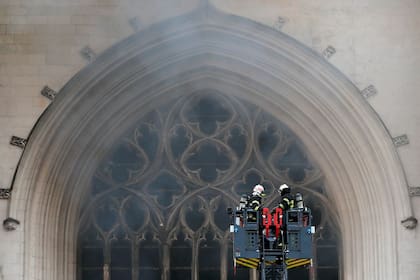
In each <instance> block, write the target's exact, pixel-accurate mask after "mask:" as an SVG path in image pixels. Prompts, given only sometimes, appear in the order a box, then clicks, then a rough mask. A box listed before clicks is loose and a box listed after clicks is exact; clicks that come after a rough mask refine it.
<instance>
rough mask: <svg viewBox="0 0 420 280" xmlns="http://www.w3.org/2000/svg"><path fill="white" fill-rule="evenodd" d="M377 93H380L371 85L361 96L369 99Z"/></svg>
mask: <svg viewBox="0 0 420 280" xmlns="http://www.w3.org/2000/svg"><path fill="white" fill-rule="evenodd" d="M377 93H378V91H377V90H376V88H375V86H374V85H369V86H367V87H366V88H365V89H363V90H362V91H361V94H362V96H363V97H364V98H369V97H371V96H373V95H375V94H377Z"/></svg>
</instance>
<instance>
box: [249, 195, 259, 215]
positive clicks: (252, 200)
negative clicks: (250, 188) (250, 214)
mask: <svg viewBox="0 0 420 280" xmlns="http://www.w3.org/2000/svg"><path fill="white" fill-rule="evenodd" d="M261 202H262V196H261V195H260V194H255V193H253V194H251V195H250V196H249V199H248V207H249V208H251V209H252V210H255V211H257V210H258V209H260V207H261Z"/></svg>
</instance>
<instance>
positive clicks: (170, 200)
mask: <svg viewBox="0 0 420 280" xmlns="http://www.w3.org/2000/svg"><path fill="white" fill-rule="evenodd" d="M162 108H165V109H162ZM167 108H168V107H167V104H162V107H159V108H155V109H154V110H152V111H151V112H150V113H148V114H146V116H145V117H143V118H142V119H141V120H140V121H139V122H137V123H136V125H135V126H134V128H133V129H131V130H129V131H128V132H127V133H126V134H125V136H123V137H122V139H121V140H120V141H119V143H116V144H115V148H114V149H113V150H112V151H111V152H110V153H109V155H108V156H107V157H106V158H104V160H103V161H102V163H101V164H100V165H99V167H98V169H97V172H96V175H95V178H94V179H93V181H92V187H91V188H92V191H91V194H92V196H91V199H90V201H88V202H86V203H87V204H86V206H85V207H86V209H85V211H84V213H85V214H84V216H83V217H82V220H83V226H82V228H88V229H89V230H88V231H86V232H85V231H82V232H80V241H79V252H80V257H79V258H80V259H79V260H80V267H79V279H91V278H89V277H95V276H94V274H95V273H96V274H97V276H96V277H99V275H102V274H103V271H102V268H101V266H103V265H109V266H110V277H111V279H115V278H117V279H172V280H173V279H231V278H232V269H231V266H232V264H231V260H232V259H231V252H230V251H231V247H230V242H231V235H230V234H229V232H228V224H229V218H228V216H227V214H226V208H227V207H232V206H235V205H236V204H237V202H238V198H239V196H240V195H241V194H242V193H244V192H249V190H250V186H252V185H254V184H256V183H262V184H264V185H265V186H266V189H267V194H268V195H269V196H268V198H267V201H266V205H267V206H271V207H272V206H274V204H275V203H276V190H275V189H276V186H277V185H278V183H279V182H288V183H292V184H293V185H294V186H296V189H297V190H299V191H301V192H303V193H304V195H306V196H308V199H307V201H308V203H309V205H314V206H316V205H318V206H317V207H315V209H314V210H315V211H314V213H316V215H317V217H316V218H318V225H319V226H320V231H319V233H318V234H317V240H318V239H319V240H323V241H324V243H325V240H326V239H325V238H324V235H325V234H324V235H323V234H322V233H323V232H324V231H326V230H328V231H332V232H334V233H330V234H329V235H330V236H334V238H333V239H331V240H330V241H329V242H327V248H329V250H331V249H332V250H333V251H334V252H335V253H334V254H335V255H337V254H338V253H337V250H338V247H339V244H338V243H337V240H338V235H337V234H338V230H337V229H336V228H333V227H334V226H333V227H331V225H334V223H335V222H334V220H333V218H332V217H331V215H330V213H329V212H328V211H325V210H323V209H325V207H322V206H321V207H319V205H322V204H325V203H327V202H328V198H327V197H326V196H325V194H323V193H320V192H319V188H318V189H317V188H316V187H314V186H315V185H317V186H322V175H321V172H320V171H319V170H317V168H316V167H315V166H314V165H313V164H311V163H310V162H309V159H308V158H307V156H306V154H305V152H304V147H303V146H302V144H301V143H300V141H299V140H298V139H297V138H296V136H294V135H293V133H292V132H290V131H289V130H288V129H287V127H285V126H284V125H283V124H281V123H280V122H279V121H278V120H275V119H274V118H273V117H272V116H270V115H269V114H267V113H265V112H263V111H261V110H260V109H258V108H256V107H255V106H253V105H251V104H248V103H246V102H244V101H241V100H238V99H230V98H228V97H227V96H224V95H222V94H221V93H218V92H212V91H203V92H198V93H195V94H194V95H192V96H191V95H189V96H184V97H183V98H181V99H180V100H179V101H178V102H177V103H175V104H174V105H173V106H172V107H171V108H170V111H169V113H167V114H165V110H166V109H167ZM321 190H322V187H321ZM313 193H316V195H313ZM270 194H272V195H270ZM318 197H323V199H322V200H320V199H319V198H318ZM327 226H329V227H327ZM95 230H96V235H97V240H95V241H92V240H91V242H92V244H93V245H95V244H96V245H95V246H97V247H95V248H96V249H97V250H98V251H96V253H95V254H96V255H93V256H92V255H90V254H92V252H90V251H89V250H90V248H91V246H93V245H92V244H90V243H89V242H88V243H85V242H86V241H85V240H86V238H88V237H89V236H91V235H92V234H93V232H94V231H95ZM98 242H100V244H99V245H98ZM317 242H318V241H317ZM165 246H166V247H167V248H168V249H167V250H164V249H163V248H164V247H165ZM321 247H322V246H321ZM321 247H320V248H321ZM324 247H325V246H324ZM101 248H102V249H101ZM322 250H324V249H322V248H321V249H320V252H321V251H322ZM149 254H150V256H151V259H148V255H149ZM180 255H182V256H183V258H182V259H181V260H180V259H179V257H178V256H180ZM90 258H93V259H95V260H98V259H102V261H97V262H94V263H91V262H90ZM324 259H325V257H324ZM323 261H324V260H323ZM338 265H339V264H338V263H335V264H334V265H333V266H331V265H330V264H329V263H328V261H327V262H325V261H324V263H323V264H322V265H320V267H319V272H320V273H321V274H322V273H323V270H326V271H327V273H329V274H330V275H332V276H331V277H338ZM327 267H328V268H327ZM326 268H327V269H326ZM90 273H93V274H90ZM296 273H300V274H302V275H305V274H307V272H305V271H302V270H301V271H300V272H299V271H298V272H296ZM322 275H323V274H322ZM151 277H152V278H151ZM241 277H242V278H240V279H248V277H249V276H248V274H247V273H244V272H242V276H241ZM95 279H96V278H95ZM319 279H333V278H325V277H323V278H319Z"/></svg>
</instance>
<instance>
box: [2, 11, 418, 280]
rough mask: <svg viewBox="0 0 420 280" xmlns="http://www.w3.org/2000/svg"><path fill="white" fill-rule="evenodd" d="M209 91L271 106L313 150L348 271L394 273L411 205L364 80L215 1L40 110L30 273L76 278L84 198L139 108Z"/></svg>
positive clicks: (25, 191)
mask: <svg viewBox="0 0 420 280" xmlns="http://www.w3.org/2000/svg"><path fill="white" fill-rule="evenodd" d="M201 89H203V90H205V89H214V90H218V91H221V92H229V93H230V94H232V96H236V97H239V98H241V99H244V100H247V101H249V102H251V103H255V104H256V105H258V106H260V107H264V108H266V110H267V111H268V112H269V113H270V114H272V115H273V116H275V117H277V118H279V119H281V120H282V121H283V122H284V123H285V124H286V125H287V126H288V127H289V128H291V129H292V130H293V132H294V133H295V134H296V135H297V136H298V137H299V138H300V139H301V140H302V142H303V143H304V145H305V146H306V147H307V148H308V149H309V152H310V154H311V158H312V159H314V161H315V162H316V163H317V165H318V166H319V167H320V168H321V170H322V171H323V173H324V175H325V183H326V188H327V191H328V193H329V195H330V196H331V197H332V198H333V200H334V201H335V205H334V206H335V208H336V209H337V211H338V213H337V215H338V216H339V218H340V221H341V224H340V228H341V232H342V234H343V236H342V239H343V254H344V256H343V257H344V263H343V266H344V267H343V274H344V279H369V280H370V279H390V280H395V279H398V275H399V273H398V260H397V255H396V254H395V252H397V251H398V248H399V246H400V245H399V243H398V236H399V235H401V234H402V233H401V230H400V226H399V221H400V220H402V219H403V218H405V217H407V216H410V214H411V209H410V203H409V198H408V193H407V190H406V187H405V179H404V176H403V171H402V168H401V165H400V162H399V160H398V156H397V154H396V152H395V150H394V148H393V145H392V142H391V140H390V137H389V135H388V134H387V131H386V129H385V128H384V127H383V125H382V124H381V121H380V120H379V119H378V117H377V116H376V114H375V113H374V112H373V110H372V109H371V108H370V107H369V105H368V104H367V103H366V102H365V101H364V100H363V98H362V97H361V96H360V94H359V91H358V89H357V88H356V87H355V86H354V85H353V84H352V83H351V82H350V81H349V80H348V79H346V78H345V77H344V76H343V75H342V74H341V73H340V72H339V71H338V70H337V69H335V68H334V67H332V66H331V65H330V64H328V63H327V62H326V61H325V60H324V59H323V58H322V57H320V56H319V55H317V54H316V53H314V52H313V51H311V50H310V49H308V48H306V47H304V46H302V45H301V44H300V43H299V42H297V41H295V40H293V39H292V38H290V37H288V36H287V35H285V34H282V33H279V32H277V31H275V30H273V29H271V28H269V27H266V26H263V25H260V24H258V23H255V22H252V21H250V20H247V19H244V18H239V17H236V16H230V15H226V14H223V13H220V12H218V11H216V10H214V9H212V8H209V7H207V8H203V9H200V10H198V11H195V12H193V13H192V14H189V15H186V16H183V17H180V18H175V19H172V20H169V21H165V22H163V23H160V24H157V25H153V26H151V27H150V28H148V29H146V30H144V31H141V32H139V33H137V34H135V35H133V36H131V37H129V38H128V39H126V40H124V41H122V42H120V43H118V44H117V45H115V46H114V47H112V48H110V49H109V50H107V51H105V52H104V53H103V54H102V55H101V56H99V57H98V58H97V59H96V61H94V62H93V63H91V64H90V65H88V66H87V67H86V68H85V69H83V70H82V71H80V72H79V73H78V74H77V75H75V76H74V77H73V78H72V79H71V80H70V81H69V82H68V83H67V84H66V85H65V86H64V87H63V89H62V90H61V91H60V93H59V95H58V96H57V98H56V100H55V101H54V102H53V103H52V104H51V106H50V107H49V108H48V109H47V111H46V112H45V113H44V114H43V116H42V118H41V119H40V121H39V122H38V124H37V126H36V127H35V129H34V130H33V132H32V135H31V137H30V140H29V142H28V144H27V147H26V150H25V153H24V155H23V158H22V161H21V165H20V167H19V170H18V173H17V176H16V181H15V189H14V193H13V196H12V200H11V205H10V211H9V215H10V216H12V217H16V218H18V219H19V220H21V221H22V231H21V234H24V236H23V238H22V240H24V247H23V258H24V279H40V280H41V279H42V280H49V279H54V280H55V279H74V278H73V277H74V275H75V240H76V234H77V226H76V225H77V222H78V218H79V213H78V209H79V202H80V197H81V196H83V194H84V191H85V190H86V188H87V186H88V185H89V181H88V180H90V178H91V177H92V174H93V172H94V167H95V166H96V163H97V162H98V161H99V160H100V158H101V157H102V156H103V155H104V152H105V151H106V150H107V147H109V146H110V145H111V143H113V140H114V139H113V137H115V135H120V134H121V132H122V131H124V130H125V129H126V128H127V125H128V124H130V123H131V122H130V120H132V119H133V118H138V117H139V116H141V114H142V110H141V108H147V107H148V106H153V105H154V104H157V103H158V102H159V99H160V98H165V96H167V95H168V94H170V95H171V96H172V97H176V96H177V95H181V94H184V93H186V92H187V93H190V92H193V91H196V90H201ZM22 232H23V233H22ZM373 236H375V238H374V239H373ZM383 244H386V246H384V245H383Z"/></svg>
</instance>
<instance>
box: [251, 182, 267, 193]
mask: <svg viewBox="0 0 420 280" xmlns="http://www.w3.org/2000/svg"><path fill="white" fill-rule="evenodd" d="M263 192H264V187H263V186H262V185H260V184H258V185H255V187H254V188H253V189H252V193H253V194H255V195H261V194H262V193H263Z"/></svg>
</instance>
